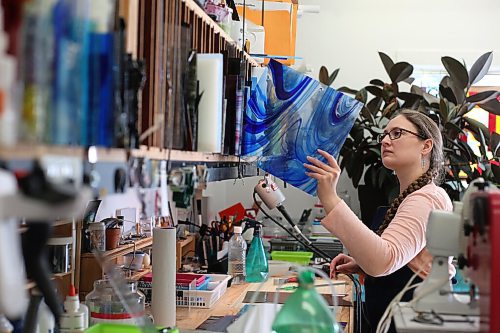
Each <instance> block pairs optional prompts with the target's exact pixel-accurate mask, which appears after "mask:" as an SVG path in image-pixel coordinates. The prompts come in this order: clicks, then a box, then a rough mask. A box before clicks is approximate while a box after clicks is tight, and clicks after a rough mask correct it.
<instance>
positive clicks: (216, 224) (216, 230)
mask: <svg viewBox="0 0 500 333" xmlns="http://www.w3.org/2000/svg"><path fill="white" fill-rule="evenodd" d="M210 229H211V230H212V233H214V234H217V235H220V233H221V232H222V230H221V224H220V223H219V221H212V222H211V223H210Z"/></svg>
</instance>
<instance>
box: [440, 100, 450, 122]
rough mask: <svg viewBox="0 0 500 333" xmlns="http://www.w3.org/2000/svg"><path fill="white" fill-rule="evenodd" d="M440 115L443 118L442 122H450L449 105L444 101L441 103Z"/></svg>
mask: <svg viewBox="0 0 500 333" xmlns="http://www.w3.org/2000/svg"><path fill="white" fill-rule="evenodd" d="M439 115H440V116H441V121H442V122H443V123H446V122H447V121H448V115H449V108H448V103H446V101H445V100H444V99H442V100H440V101H439Z"/></svg>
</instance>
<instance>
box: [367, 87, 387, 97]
mask: <svg viewBox="0 0 500 333" xmlns="http://www.w3.org/2000/svg"><path fill="white" fill-rule="evenodd" d="M365 89H366V90H368V92H369V93H370V94H372V95H373V96H375V97H383V95H384V93H383V91H382V89H380V88H379V87H377V86H366V87H365Z"/></svg>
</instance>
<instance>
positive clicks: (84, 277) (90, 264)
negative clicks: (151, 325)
mask: <svg viewBox="0 0 500 333" xmlns="http://www.w3.org/2000/svg"><path fill="white" fill-rule="evenodd" d="M151 245H153V237H146V238H142V239H138V240H136V241H134V242H132V243H130V244H124V245H120V246H119V247H117V248H116V249H113V250H109V251H105V252H104V253H103V256H104V258H106V260H108V261H113V262H115V263H119V262H120V259H121V257H122V256H123V255H125V254H127V253H130V252H132V251H134V250H136V251H138V250H141V249H144V248H147V247H149V246H151ZM145 270H146V269H145ZM141 272H143V271H139V272H137V273H134V275H132V278H133V279H139V278H140V277H141V276H142V275H140V273H141ZM144 274H146V273H144ZM76 276H77V279H76V284H77V288H78V291H79V294H80V299H84V298H85V295H86V294H87V293H89V292H91V291H92V289H93V284H94V281H95V280H99V279H102V278H103V271H102V268H101V266H100V265H99V263H98V262H97V260H96V258H95V257H94V255H93V254H92V253H83V254H81V255H80V260H77V269H76Z"/></svg>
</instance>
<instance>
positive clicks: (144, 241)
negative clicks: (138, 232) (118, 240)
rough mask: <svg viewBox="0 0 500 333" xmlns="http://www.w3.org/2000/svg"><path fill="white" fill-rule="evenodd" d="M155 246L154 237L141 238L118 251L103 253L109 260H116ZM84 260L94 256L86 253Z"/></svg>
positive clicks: (117, 249)
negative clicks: (135, 251) (134, 251)
mask: <svg viewBox="0 0 500 333" xmlns="http://www.w3.org/2000/svg"><path fill="white" fill-rule="evenodd" d="M151 245H153V237H146V238H141V239H138V240H136V241H133V242H131V243H129V244H123V245H120V246H118V247H117V248H116V249H113V250H109V251H106V252H104V253H103V256H104V257H105V258H106V259H107V260H113V259H116V258H118V257H120V256H123V255H125V254H127V253H129V252H131V251H133V250H134V249H135V250H140V249H143V248H145V247H148V246H151ZM81 257H82V258H94V255H93V254H92V253H84V254H82V256H81Z"/></svg>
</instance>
